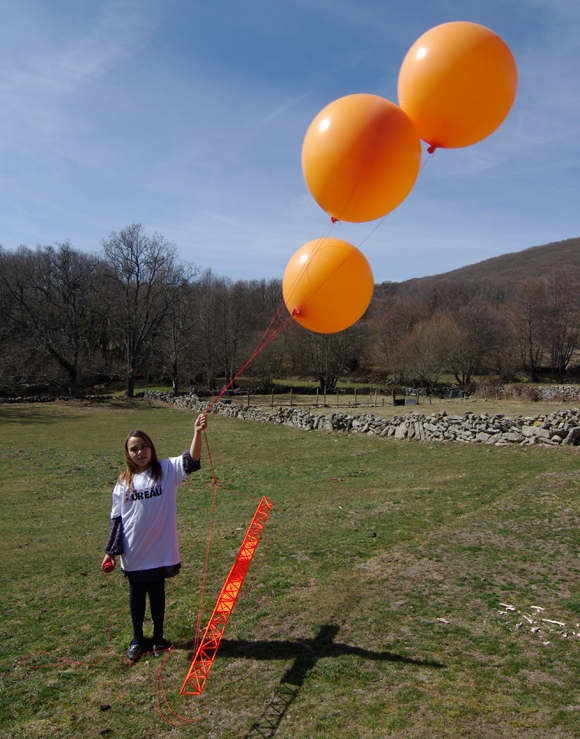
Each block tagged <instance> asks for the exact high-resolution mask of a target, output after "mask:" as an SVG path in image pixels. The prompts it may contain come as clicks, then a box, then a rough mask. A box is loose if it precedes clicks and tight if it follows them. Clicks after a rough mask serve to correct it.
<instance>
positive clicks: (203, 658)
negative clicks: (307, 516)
mask: <svg viewBox="0 0 580 739" xmlns="http://www.w3.org/2000/svg"><path fill="white" fill-rule="evenodd" d="M271 508H272V503H271V502H270V501H269V500H268V498H266V497H265V496H264V497H263V498H262V500H261V501H260V504H259V505H258V508H257V510H256V513H255V514H254V518H253V519H252V523H251V524H250V528H249V529H248V533H247V534H246V536H245V538H244V541H243V543H242V546H241V548H240V551H239V553H238V556H237V557H236V561H235V562H234V565H233V567H232V569H231V570H230V574H229V575H228V576H227V578H226V581H225V584H224V586H223V588H222V591H221V593H220V596H219V598H218V599H217V602H216V604H215V608H214V609H213V613H212V614H211V618H210V620H209V622H208V625H207V628H206V630H205V633H204V635H203V638H202V640H201V642H200V643H199V647H198V648H197V652H196V653H195V655H194V657H193V661H192V663H191V667H190V668H189V672H188V673H187V677H186V678H185V682H184V683H183V687H182V688H181V695H201V694H202V692H203V689H204V686H205V683H206V681H207V676H208V674H209V671H210V669H211V666H212V664H213V661H214V659H215V656H216V653H217V650H218V647H219V645H220V642H221V639H222V636H223V633H224V631H225V628H226V624H227V622H228V619H229V617H230V614H231V612H232V611H233V609H234V605H235V603H236V599H237V597H238V595H239V594H240V590H241V588H242V585H243V583H244V578H245V577H246V573H247V572H248V568H249V566H250V562H251V561H252V557H253V556H254V552H255V551H256V547H257V546H258V542H259V541H260V535H261V533H262V529H263V528H264V524H265V523H266V519H267V518H268V514H269V513H270V509H271Z"/></svg>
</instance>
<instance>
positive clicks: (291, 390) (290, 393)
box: [290, 388, 292, 408]
mask: <svg viewBox="0 0 580 739" xmlns="http://www.w3.org/2000/svg"><path fill="white" fill-rule="evenodd" d="M290 408H292V388H290Z"/></svg>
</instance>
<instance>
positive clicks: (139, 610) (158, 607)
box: [129, 579, 165, 644]
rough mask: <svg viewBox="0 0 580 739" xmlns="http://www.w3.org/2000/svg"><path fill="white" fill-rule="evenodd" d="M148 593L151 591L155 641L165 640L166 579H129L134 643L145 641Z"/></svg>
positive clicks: (155, 642) (150, 603) (150, 604)
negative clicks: (136, 580) (135, 580)
mask: <svg viewBox="0 0 580 739" xmlns="http://www.w3.org/2000/svg"><path fill="white" fill-rule="evenodd" d="M147 593H149V607H150V608H151V618H152V619H153V643H154V644H159V643H161V642H162V641H163V621H164V619H165V579H161V580H155V581H154V582H131V580H129V610H130V611H131V621H132V622H133V641H132V644H142V642H143V620H144V618H145V606H146V599H147Z"/></svg>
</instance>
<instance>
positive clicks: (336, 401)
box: [232, 393, 580, 417]
mask: <svg viewBox="0 0 580 739" xmlns="http://www.w3.org/2000/svg"><path fill="white" fill-rule="evenodd" d="M248 400H249V403H250V405H251V406H259V407H262V408H266V407H271V406H272V402H273V404H274V406H289V405H290V404H291V403H292V405H293V406H296V407H298V408H305V409H309V410H311V411H312V412H313V413H331V412H333V411H334V412H340V413H349V414H353V415H357V414H358V415H360V414H363V413H373V414H375V415H379V416H393V415H402V414H405V413H411V412H418V413H424V414H425V415H429V414H431V413H436V412H440V411H445V412H446V413H448V414H449V415H463V414H464V413H477V414H482V413H488V414H489V415H490V416H492V415H495V414H496V413H503V414H504V416H508V417H514V416H517V415H522V416H533V415H536V414H538V413H553V412H554V411H558V410H563V409H566V408H580V400H568V401H566V402H559V401H537V402H533V401H530V400H521V399H512V398H510V399H507V400H495V399H494V398H492V397H490V398H489V399H488V400H484V399H483V398H474V399H471V398H466V399H465V400H461V399H459V398H454V399H452V400H450V399H447V398H444V399H440V398H439V397H438V396H432V397H431V398H426V397H419V402H418V404H417V405H404V406H400V405H397V406H394V405H393V400H392V396H385V395H379V394H377V396H376V398H375V395H374V393H373V394H371V395H369V394H368V393H366V394H365V393H358V394H357V403H356V405H355V402H354V396H353V395H342V394H340V393H339V394H338V396H337V394H336V393H328V394H327V396H326V404H324V397H323V395H322V393H321V394H319V398H318V404H316V395H300V394H299V393H292V396H290V394H289V393H288V394H279V395H278V394H277V395H274V398H273V399H272V396H271V395H250V396H249V398H248V396H246V395H238V396H235V397H233V398H232V403H240V404H243V405H246V404H247V403H248Z"/></svg>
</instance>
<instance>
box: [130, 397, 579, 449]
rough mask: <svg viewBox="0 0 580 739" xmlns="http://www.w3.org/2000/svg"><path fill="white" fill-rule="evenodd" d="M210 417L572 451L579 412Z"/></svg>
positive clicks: (240, 412)
mask: <svg viewBox="0 0 580 739" xmlns="http://www.w3.org/2000/svg"><path fill="white" fill-rule="evenodd" d="M144 395H145V397H148V398H155V399H159V400H164V401H165V402H167V403H173V404H174V405H176V406H180V407H183V408H189V409H190V410H192V411H196V412H201V411H204V410H206V409H207V408H208V407H209V405H210V404H209V403H208V402H207V401H204V400H201V399H200V398H198V397H197V396H196V395H182V396H180V397H178V398H174V397H173V396H172V395H171V394H170V393H156V392H152V391H149V390H148V391H146V392H145V393H144ZM211 412H212V413H215V414H217V415H220V416H226V417H229V418H239V419H242V420H244V421H255V422H261V423H277V424H281V425H283V426H291V427H292V428H297V429H304V430H307V431H312V430H314V429H323V430H326V431H342V432H346V433H350V434H372V435H374V436H382V437H391V438H393V439H400V440H403V439H415V440H420V441H442V442H449V441H456V442H467V443H475V444H495V445H497V446H504V445H507V444H543V445H546V446H561V445H573V446H576V445H577V444H578V443H579V441H580V410H579V409H576V408H575V409H573V410H560V411H555V412H554V413H547V414H544V413H541V414H540V413H537V414H535V415H531V416H516V417H515V418H506V417H505V416H504V415H503V414H501V413H496V414H495V415H489V414H487V413H482V414H481V415H478V414H475V413H464V414H463V415H461V416H456V415H448V414H447V413H446V412H445V411H441V412H438V413H432V414H431V415H426V414H424V413H418V412H416V411H411V412H410V413H406V414H404V415H394V416H392V417H391V418H387V417H384V416H375V415H373V414H371V413H366V414H364V415H360V416H354V415H349V414H346V413H329V414H327V415H325V414H322V413H321V414H316V413H311V412H310V411H307V410H303V409H299V408H271V409H261V408H255V407H248V406H244V405H239V404H237V403H224V402H222V401H218V402H217V403H216V404H215V405H214V406H213V407H212V409H211Z"/></svg>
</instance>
